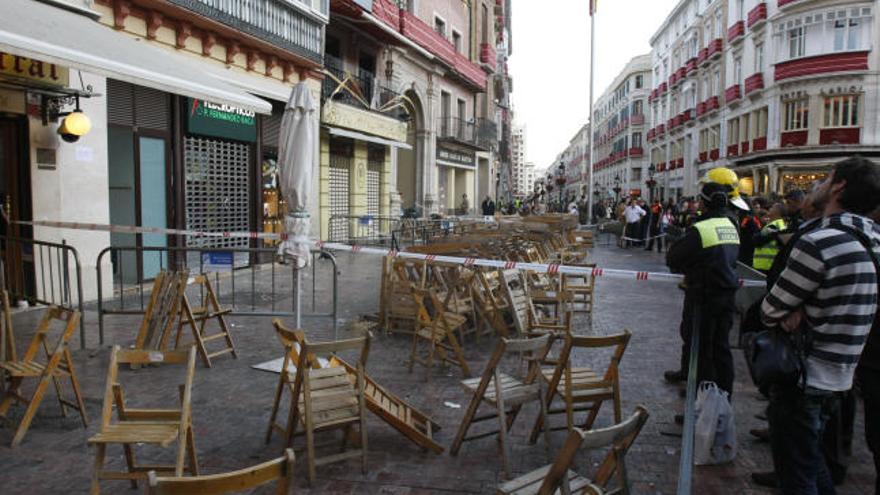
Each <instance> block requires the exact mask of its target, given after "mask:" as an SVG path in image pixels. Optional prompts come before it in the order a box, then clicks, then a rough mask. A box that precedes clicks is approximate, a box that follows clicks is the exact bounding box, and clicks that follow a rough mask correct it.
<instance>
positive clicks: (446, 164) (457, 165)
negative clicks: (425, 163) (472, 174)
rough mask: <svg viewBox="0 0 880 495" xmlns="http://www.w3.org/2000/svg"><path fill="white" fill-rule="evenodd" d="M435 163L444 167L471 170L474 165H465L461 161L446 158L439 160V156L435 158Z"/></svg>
mask: <svg viewBox="0 0 880 495" xmlns="http://www.w3.org/2000/svg"><path fill="white" fill-rule="evenodd" d="M437 165H443V166H444V167H453V168H461V169H464V170H471V171H473V170H474V165H465V164H463V163H455V162H449V161H446V160H440V159H439V158H438V159H437Z"/></svg>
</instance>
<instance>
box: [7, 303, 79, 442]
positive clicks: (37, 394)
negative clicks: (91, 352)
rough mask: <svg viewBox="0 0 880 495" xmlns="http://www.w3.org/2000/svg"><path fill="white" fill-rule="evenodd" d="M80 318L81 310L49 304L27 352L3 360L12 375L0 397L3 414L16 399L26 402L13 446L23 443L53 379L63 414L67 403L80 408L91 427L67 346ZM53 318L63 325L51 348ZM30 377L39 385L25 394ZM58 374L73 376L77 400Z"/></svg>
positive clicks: (71, 381)
mask: <svg viewBox="0 0 880 495" xmlns="http://www.w3.org/2000/svg"><path fill="white" fill-rule="evenodd" d="M79 319H80V314H79V312H78V311H72V310H69V309H62V308H59V307H57V306H50V307H49V308H48V309H47V310H46V312H45V313H44V314H43V318H42V319H41V320H40V323H39V325H37V331H36V333H35V334H34V337H33V338H32V339H31V343H30V345H29V346H28V348H27V351H25V353H24V356H22V358H21V359H20V360H10V361H3V362H0V370H2V371H3V373H5V374H6V375H7V376H8V377H9V386H8V387H7V388H6V390H5V391H4V393H3V400H2V401H0V417H2V418H4V419H5V418H6V413H7V412H8V411H9V408H10V407H11V406H12V404H13V402H17V403H21V404H26V405H27V409H25V412H24V416H22V418H21V421H20V422H19V423H18V427H17V428H16V430H15V435H14V436H13V437H12V446H13V447H15V446H16V445H18V444H19V443H21V441H22V439H23V438H24V436H25V434H26V433H27V431H28V428H30V425H31V421H33V419H34V415H35V414H36V413H37V409H39V407H40V402H42V400H43V394H45V393H46V387H48V386H49V382H50V381H51V382H52V383H53V385H54V386H55V393H56V395H57V397H58V404H59V405H60V406H61V415H62V416H64V417H67V407H71V408H73V409H75V410H77V411H78V412H79V415H80V419H81V420H82V424H83V428H86V427H88V418H87V417H86V408H85V405H84V404H83V399H82V394H81V392H80V389H79V382H78V381H77V378H76V371H75V370H74V369H73V359H72V358H71V356H70V348H69V347H68V342H69V341H70V337H71V336H72V335H73V332H74V331H75V330H76V326H77V325H78V324H79ZM53 321H58V322H62V324H63V325H64V329H63V330H62V331H61V334H60V335H59V336H58V339H57V340H56V341H55V342H54V345H52V347H51V348H50V347H49V345H50V343H49V342H48V341H49V339H50V337H49V331H50V328H49V327H50V325H51V324H52V322H53ZM40 348H42V349H43V352H44V353H45V357H46V361H45V362H40V361H37V353H39V352H40ZM31 378H33V379H34V381H35V382H36V387H35V388H34V392H33V393H32V394H31V396H30V397H29V398H28V397H25V396H24V395H22V391H21V386H22V384H23V383H24V381H25V380H27V379H31ZM59 378H68V379H69V380H70V387H71V388H72V389H73V395H74V397H75V398H76V402H75V403H74V402H70V401H68V400H67V399H65V398H64V396H63V395H62V393H61V382H60V381H59Z"/></svg>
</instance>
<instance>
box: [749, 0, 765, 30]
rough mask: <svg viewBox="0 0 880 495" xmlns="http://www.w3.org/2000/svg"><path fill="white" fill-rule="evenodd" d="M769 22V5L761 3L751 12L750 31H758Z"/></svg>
mask: <svg viewBox="0 0 880 495" xmlns="http://www.w3.org/2000/svg"><path fill="white" fill-rule="evenodd" d="M766 20H767V4H766V3H764V2H761V3H759V4H758V5H756V6H755V8H753V9H752V10H750V11H749V22H748V24H749V29H757V28H758V27H760V26H761V25H763V24H764V21H766Z"/></svg>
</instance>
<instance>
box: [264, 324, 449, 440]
mask: <svg viewBox="0 0 880 495" xmlns="http://www.w3.org/2000/svg"><path fill="white" fill-rule="evenodd" d="M272 324H273V325H274V326H275V332H276V334H277V335H278V339H279V340H281V344H282V345H283V346H284V349H285V354H286V355H287V356H288V366H295V365H296V363H297V362H299V354H300V351H301V349H302V344H303V342H305V334H304V333H303V332H302V331H300V330H290V329H288V328H287V327H285V326H284V324H283V323H282V322H281V320H279V319H275V320H273V321H272ZM309 363H311V367H312V368H327V367H331V366H338V367H343V368H345V370H346V371H347V372H348V379H349V381H350V382H352V385H355V386H356V385H357V367H356V366H352V365H350V364H349V363H347V362H346V361H344V360H343V359H342V358H340V357H339V356H331V357H330V358H329V359H326V358H323V357H320V358H319V357H316V356H314V355H312V356H309ZM282 369H285V368H282ZM287 369H290V368H287ZM295 376H296V372H295V370H293V371H288V372H286V373H281V374H280V376H279V379H278V386H277V387H276V390H275V402H274V404H273V406H272V414H271V415H270V419H269V431H268V432H267V434H266V442H267V443H268V442H269V441H270V440H271V438H272V432H273V431H279V432H281V433H282V434H283V435H284V437H285V438H286V439H287V442H288V445H290V444H291V442H292V440H293V430H292V429H291V428H290V425H289V424H288V425H284V424H279V423H277V421H276V418H277V417H278V414H279V410H280V404H281V396H282V395H283V392H284V389H285V388H287V389H288V390H289V391H291V397H292V396H293V394H292V391H293V384H294V382H295V380H294V378H295ZM364 396H365V398H366V404H367V409H369V410H370V412H372V413H373V414H375V415H376V416H378V417H379V418H380V419H381V420H382V421H384V422H386V423H388V424H389V425H391V426H392V427H393V428H394V429H395V430H397V431H398V432H400V433H401V434H403V435H404V436H406V437H407V438H408V439H409V440H410V441H411V442H413V443H415V444H416V445H418V446H419V447H422V448H423V449H426V450H430V451H433V452H435V453H438V454H439V453H441V452H443V447H442V446H441V445H440V444H439V443H437V441H436V440H435V439H434V434H435V433H436V432H437V431H439V430H440V425H439V424H437V422H435V421H434V420H432V419H431V418H430V417H429V416H428V415H427V414H425V413H423V412H422V411H420V410H418V409H416V408H415V407H413V406H412V404H409V403H408V402H406V401H405V400H403V399H401V398H400V397H398V396H397V395H395V394H394V393H392V392H391V391H389V390H387V389H386V388H385V387H383V386H382V385H380V384H379V383H377V382H376V381H375V380H373V379H372V378H370V375H369V374H364ZM290 421H292V416H288V423H289V422H290Z"/></svg>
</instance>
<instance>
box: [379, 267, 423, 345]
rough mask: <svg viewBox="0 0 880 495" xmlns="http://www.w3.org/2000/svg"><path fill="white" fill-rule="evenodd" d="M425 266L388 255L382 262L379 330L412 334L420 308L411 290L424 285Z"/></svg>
mask: <svg viewBox="0 0 880 495" xmlns="http://www.w3.org/2000/svg"><path fill="white" fill-rule="evenodd" d="M424 273H425V264H424V263H422V262H415V261H412V260H404V259H396V258H393V257H390V256H386V257H385V258H384V259H383V261H382V282H381V288H380V296H379V327H380V328H383V329H384V330H385V331H386V333H405V334H411V333H412V332H413V328H414V327H415V320H416V313H417V311H418V308H417V306H416V303H415V300H414V299H413V297H412V288H413V286H414V285H415V286H416V287H422V286H423V284H424Z"/></svg>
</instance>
